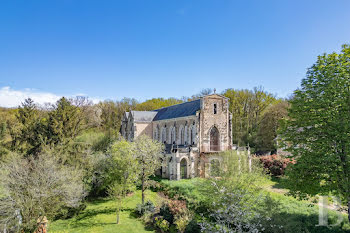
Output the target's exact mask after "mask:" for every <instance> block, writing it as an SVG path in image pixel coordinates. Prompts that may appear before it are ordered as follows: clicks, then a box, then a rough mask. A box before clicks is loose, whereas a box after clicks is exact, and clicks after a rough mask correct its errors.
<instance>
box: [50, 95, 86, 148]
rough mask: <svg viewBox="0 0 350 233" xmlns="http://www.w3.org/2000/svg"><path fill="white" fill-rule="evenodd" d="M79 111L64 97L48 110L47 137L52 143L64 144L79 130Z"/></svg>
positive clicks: (80, 124) (80, 123)
mask: <svg viewBox="0 0 350 233" xmlns="http://www.w3.org/2000/svg"><path fill="white" fill-rule="evenodd" d="M80 114H81V111H80V109H79V108H78V107H77V106H74V105H73V104H72V103H71V102H70V101H69V100H67V99H66V98H65V97H62V98H61V99H59V100H58V101H57V103H56V105H55V106H54V109H53V110H52V111H51V112H49V124H48V131H49V132H48V134H49V135H48V137H49V139H50V143H52V144H55V145H57V144H65V143H67V142H69V141H70V140H72V139H73V138H74V137H76V136H77V135H78V134H79V133H80V132H81V126H82V122H81V117H80Z"/></svg>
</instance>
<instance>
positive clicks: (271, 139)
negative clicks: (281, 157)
mask: <svg viewBox="0 0 350 233" xmlns="http://www.w3.org/2000/svg"><path fill="white" fill-rule="evenodd" d="M287 110H288V102H287V101H284V100H280V101H278V102H277V103H275V104H273V105H271V106H270V107H268V108H267V109H266V111H265V113H264V114H263V116H262V119H261V121H260V124H259V127H258V132H257V139H256V145H257V146H256V149H257V151H260V152H267V151H276V149H277V140H276V139H277V133H278V129H279V127H280V124H279V122H280V120H281V119H283V118H284V117H286V116H287V114H288V112H287Z"/></svg>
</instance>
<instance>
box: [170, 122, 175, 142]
mask: <svg viewBox="0 0 350 233" xmlns="http://www.w3.org/2000/svg"><path fill="white" fill-rule="evenodd" d="M170 139H171V140H170V143H171V144H176V128H175V126H173V127H172V128H171V131H170Z"/></svg>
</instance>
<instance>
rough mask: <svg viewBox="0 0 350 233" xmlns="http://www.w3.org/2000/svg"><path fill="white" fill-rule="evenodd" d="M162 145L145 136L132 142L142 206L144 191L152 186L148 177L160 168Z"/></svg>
mask: <svg viewBox="0 0 350 233" xmlns="http://www.w3.org/2000/svg"><path fill="white" fill-rule="evenodd" d="M162 152H163V144H162V143H159V142H157V141H153V140H152V139H151V138H149V137H148V136H146V135H141V136H139V137H138V138H137V139H136V140H135V142H133V154H134V156H135V158H136V160H137V162H138V172H139V179H140V181H141V191H142V205H144V204H145V190H146V189H147V188H148V187H150V185H152V184H153V183H152V181H151V180H150V177H151V176H153V175H154V173H155V171H156V170H157V169H159V168H160V166H161V161H160V158H161V156H162Z"/></svg>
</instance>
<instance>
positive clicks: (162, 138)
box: [160, 127, 166, 142]
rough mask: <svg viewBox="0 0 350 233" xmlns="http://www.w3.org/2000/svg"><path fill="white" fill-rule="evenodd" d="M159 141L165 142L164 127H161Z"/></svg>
mask: <svg viewBox="0 0 350 233" xmlns="http://www.w3.org/2000/svg"><path fill="white" fill-rule="evenodd" d="M160 140H161V142H166V128H164V127H163V128H162V134H161V137H160Z"/></svg>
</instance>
